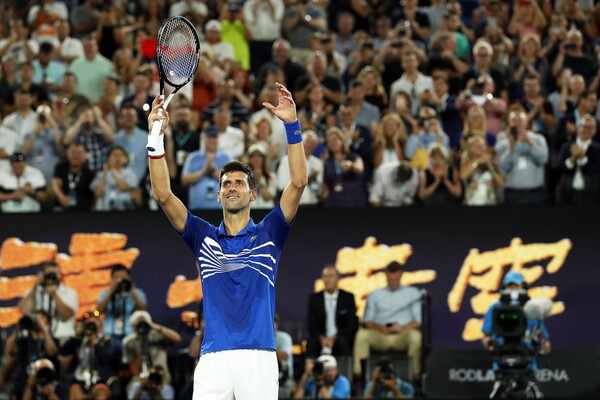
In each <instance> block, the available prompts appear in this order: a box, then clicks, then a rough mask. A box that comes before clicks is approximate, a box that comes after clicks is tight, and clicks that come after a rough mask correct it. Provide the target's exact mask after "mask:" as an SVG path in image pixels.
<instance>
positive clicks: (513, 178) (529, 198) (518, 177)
mask: <svg viewBox="0 0 600 400" xmlns="http://www.w3.org/2000/svg"><path fill="white" fill-rule="evenodd" d="M508 118H509V119H508V123H509V129H508V130H507V132H506V134H505V135H504V137H503V138H501V139H500V140H498V142H497V143H496V156H497V159H498V165H499V166H500V171H501V172H502V174H503V175H504V177H505V178H506V187H505V190H504V200H505V202H506V204H518V205H521V204H531V205H537V204H543V203H544V200H545V187H544V184H545V177H544V169H545V165H546V163H547V162H548V145H547V144H546V139H544V137H543V136H542V135H540V134H539V133H535V132H533V131H530V130H529V129H528V127H527V123H528V121H527V115H526V114H525V112H524V111H520V110H517V111H513V112H511V113H510V115H509V117H508Z"/></svg>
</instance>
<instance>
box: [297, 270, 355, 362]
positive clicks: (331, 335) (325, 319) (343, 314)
mask: <svg viewBox="0 0 600 400" xmlns="http://www.w3.org/2000/svg"><path fill="white" fill-rule="evenodd" d="M321 279H322V281H323V283H324V285H325V287H324V289H323V290H322V291H320V292H317V293H313V294H311V295H310V297H309V299H308V314H307V316H308V331H309V340H308V345H307V349H306V354H307V355H308V356H309V357H318V356H319V355H320V354H333V355H334V356H336V357H337V356H351V355H352V345H353V343H354V336H355V335H356V331H357V330H358V318H357V317H356V304H355V302H354V295H353V294H352V293H350V292H347V291H345V290H343V289H340V288H339V287H338V282H339V280H340V272H339V271H338V270H337V269H336V267H335V265H332V264H328V265H326V266H325V267H324V268H323V272H322V274H321Z"/></svg>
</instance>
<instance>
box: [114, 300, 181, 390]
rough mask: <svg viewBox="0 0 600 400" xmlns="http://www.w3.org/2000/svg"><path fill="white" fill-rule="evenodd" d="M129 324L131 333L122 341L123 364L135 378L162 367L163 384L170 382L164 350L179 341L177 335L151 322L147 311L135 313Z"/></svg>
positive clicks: (179, 338) (165, 351) (179, 337)
mask: <svg viewBox="0 0 600 400" xmlns="http://www.w3.org/2000/svg"><path fill="white" fill-rule="evenodd" d="M129 323H130V325H131V327H132V328H133V333H131V334H130V335H127V336H126V337H125V338H124V339H123V346H122V351H123V363H127V364H128V365H129V370H130V372H131V373H132V374H133V375H136V376H137V375H140V374H141V373H145V372H146V371H147V370H148V369H149V368H152V367H154V368H156V367H162V368H163V371H164V379H165V382H166V383H169V382H171V375H170V373H169V367H168V360H167V350H166V348H167V347H168V346H170V345H172V344H175V343H177V342H179V341H180V340H181V336H179V333H177V332H175V331H174V330H172V329H169V328H167V327H165V326H162V325H159V324H156V323H154V322H152V317H150V314H149V313H148V312H147V311H140V310H138V311H135V312H134V313H133V314H132V315H131V318H130V319H129ZM140 378H142V376H140Z"/></svg>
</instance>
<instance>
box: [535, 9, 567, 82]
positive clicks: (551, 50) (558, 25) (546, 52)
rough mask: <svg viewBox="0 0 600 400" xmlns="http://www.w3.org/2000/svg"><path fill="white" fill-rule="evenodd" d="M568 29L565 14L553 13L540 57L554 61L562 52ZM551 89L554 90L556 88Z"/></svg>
mask: <svg viewBox="0 0 600 400" xmlns="http://www.w3.org/2000/svg"><path fill="white" fill-rule="evenodd" d="M568 29H569V26H568V23H567V19H566V18H565V16H564V15H563V14H560V13H557V12H553V13H552V15H551V16H550V24H549V25H548V29H547V31H546V34H545V35H543V38H544V39H543V41H542V44H543V47H542V49H541V50H540V53H539V54H538V55H539V56H540V57H544V58H546V59H548V60H554V59H555V58H556V56H557V55H558V52H559V50H560V44H561V43H562V42H563V41H564V40H565V39H566V37H567V30H568ZM551 88H552V89H553V88H554V86H552V87H551Z"/></svg>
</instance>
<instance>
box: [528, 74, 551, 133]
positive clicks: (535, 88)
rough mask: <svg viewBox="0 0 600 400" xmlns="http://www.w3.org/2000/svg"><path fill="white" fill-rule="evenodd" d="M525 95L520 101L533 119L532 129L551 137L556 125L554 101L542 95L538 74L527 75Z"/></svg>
mask: <svg viewBox="0 0 600 400" xmlns="http://www.w3.org/2000/svg"><path fill="white" fill-rule="evenodd" d="M523 82H524V83H523V89H524V96H523V98H522V99H521V100H520V101H519V103H520V104H521V105H522V106H523V108H524V109H525V111H526V112H527V120H528V121H531V129H532V130H533V131H534V132H539V133H541V134H542V135H544V136H545V137H550V136H551V135H552V134H553V133H554V128H555V127H556V119H555V118H554V109H553V107H552V103H550V101H548V99H546V98H545V97H544V96H542V85H541V82H542V81H541V80H540V78H539V77H538V76H536V75H527V76H525V78H524V80H523Z"/></svg>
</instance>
